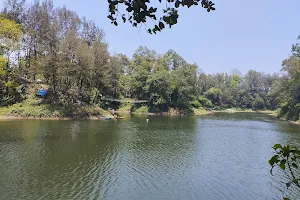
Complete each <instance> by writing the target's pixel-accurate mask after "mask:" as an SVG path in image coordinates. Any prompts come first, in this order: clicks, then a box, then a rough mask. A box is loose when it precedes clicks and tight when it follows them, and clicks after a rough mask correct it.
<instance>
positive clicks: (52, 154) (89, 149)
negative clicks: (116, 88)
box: [0, 113, 300, 200]
mask: <svg viewBox="0 0 300 200" xmlns="http://www.w3.org/2000/svg"><path fill="white" fill-rule="evenodd" d="M149 118H150V120H149V123H146V116H131V117H130V116H129V117H127V118H126V119H125V120H119V121H46V120H16V121H0V174H1V177H0V199H25V200H26V199H28V200H31V199H64V200H65V199H101V200H106V199H112V200H115V199H116V200H117V199H122V200H139V199H143V200H166V199H170V200H177V199H178V200H179V199H180V200H181V199H182V200H185V199H188V200H199V199H205V200H210V199H211V200H223V199H224V200H226V199H228V200H232V199H238V200H240V199H243V200H248V199H249V200H253V199H282V197H283V196H284V195H289V196H290V197H294V198H295V199H296V198H297V197H299V196H300V193H299V192H297V190H295V188H294V189H293V188H291V189H289V190H286V189H285V185H284V182H286V176H285V175H284V174H282V173H280V171H279V170H278V171H277V170H275V176H271V175H270V174H269V170H270V168H269V165H268V159H269V158H270V157H271V156H272V148H271V147H272V145H273V144H275V143H283V144H285V143H289V144H294V145H298V146H300V126H297V125H292V124H288V123H286V122H280V121H276V120H274V119H273V118H270V117H268V116H265V115H262V114H249V113H244V114H243V113H238V114H216V115H213V116H201V117H166V116H150V117H149ZM298 195H299V196H298Z"/></svg>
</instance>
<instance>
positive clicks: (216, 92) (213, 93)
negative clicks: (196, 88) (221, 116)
mask: <svg viewBox="0 0 300 200" xmlns="http://www.w3.org/2000/svg"><path fill="white" fill-rule="evenodd" d="M220 94H221V90H220V89H219V88H210V89H209V90H207V91H206V92H205V93H204V96H205V97H206V98H207V99H209V100H210V101H211V102H212V103H213V104H219V99H220Z"/></svg>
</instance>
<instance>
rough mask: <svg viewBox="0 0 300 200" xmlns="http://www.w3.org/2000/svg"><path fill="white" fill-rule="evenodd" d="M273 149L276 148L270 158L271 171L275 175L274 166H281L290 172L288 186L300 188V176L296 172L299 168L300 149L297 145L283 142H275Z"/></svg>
mask: <svg viewBox="0 0 300 200" xmlns="http://www.w3.org/2000/svg"><path fill="white" fill-rule="evenodd" d="M273 149H274V150H275V155H274V156H273V157H272V158H271V159H270V160H269V164H270V165H271V170H270V173H271V174H272V175H273V173H272V172H273V168H274V167H279V168H280V169H281V170H283V171H285V172H287V173H289V179H290V180H291V181H289V182H287V183H286V186H287V188H289V187H290V186H291V185H295V186H297V187H299V188H300V177H296V175H297V174H296V173H295V172H296V170H298V168H299V160H300V150H299V149H298V148H297V147H291V146H289V145H286V146H282V145H281V144H275V145H274V146H273Z"/></svg>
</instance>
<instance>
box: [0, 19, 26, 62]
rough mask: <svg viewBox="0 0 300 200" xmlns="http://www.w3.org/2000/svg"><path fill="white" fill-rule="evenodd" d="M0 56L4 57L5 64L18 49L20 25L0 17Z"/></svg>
mask: <svg viewBox="0 0 300 200" xmlns="http://www.w3.org/2000/svg"><path fill="white" fill-rule="evenodd" d="M0 27H1V28H0V55H4V56H6V58H7V59H8V60H7V64H9V62H10V56H11V54H12V53H13V52H14V51H15V50H17V49H18V46H19V39H20V37H21V34H22V32H21V25H20V24H17V23H16V22H14V21H12V20H9V19H6V18H4V17H2V16H0Z"/></svg>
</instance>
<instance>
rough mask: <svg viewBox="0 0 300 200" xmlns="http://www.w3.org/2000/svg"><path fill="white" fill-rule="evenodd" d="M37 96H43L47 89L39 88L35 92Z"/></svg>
mask: <svg viewBox="0 0 300 200" xmlns="http://www.w3.org/2000/svg"><path fill="white" fill-rule="evenodd" d="M37 95H38V96H42V97H45V96H46V95H47V90H44V89H40V90H39V91H38V93H37Z"/></svg>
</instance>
